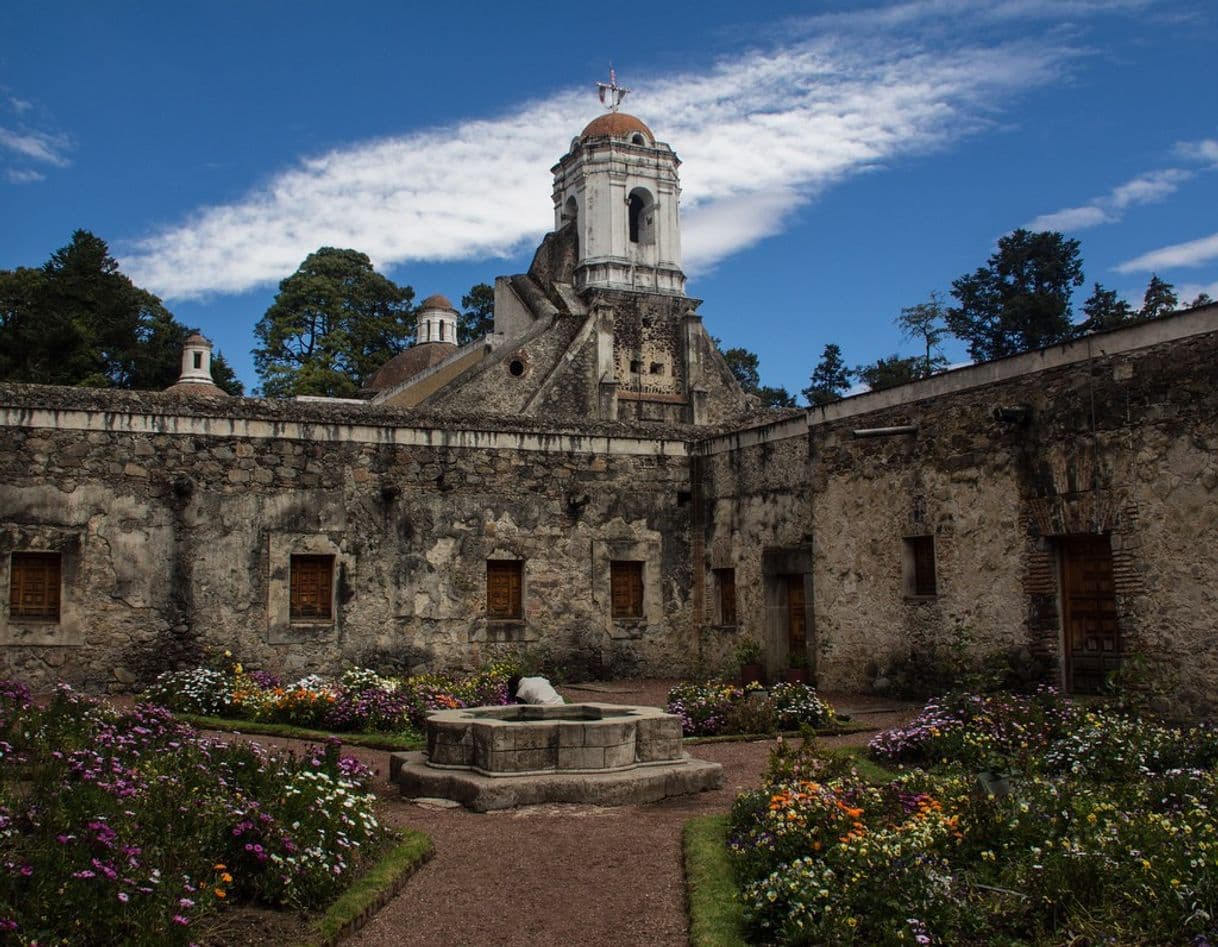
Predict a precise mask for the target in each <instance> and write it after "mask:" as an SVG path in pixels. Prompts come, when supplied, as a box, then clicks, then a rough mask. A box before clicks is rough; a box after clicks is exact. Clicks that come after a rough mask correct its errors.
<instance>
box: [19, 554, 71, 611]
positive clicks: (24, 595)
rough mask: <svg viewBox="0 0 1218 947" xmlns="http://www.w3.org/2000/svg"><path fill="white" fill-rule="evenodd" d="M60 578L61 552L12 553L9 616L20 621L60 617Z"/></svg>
mask: <svg viewBox="0 0 1218 947" xmlns="http://www.w3.org/2000/svg"><path fill="white" fill-rule="evenodd" d="M59 579H60V563H59V553H57V552H15V553H13V555H12V558H11V559H10V560H9V583H8V613H9V617H10V618H13V619H16V620H18V621H51V622H57V621H59Z"/></svg>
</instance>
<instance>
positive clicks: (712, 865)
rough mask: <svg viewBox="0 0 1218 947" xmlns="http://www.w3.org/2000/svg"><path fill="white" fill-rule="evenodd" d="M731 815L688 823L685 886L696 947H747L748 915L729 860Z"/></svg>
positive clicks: (710, 816) (685, 844) (711, 816)
mask: <svg viewBox="0 0 1218 947" xmlns="http://www.w3.org/2000/svg"><path fill="white" fill-rule="evenodd" d="M728 819H729V817H728V815H727V814H726V813H725V814H723V815H708V816H702V817H701V818H697V819H690V820H689V821H688V822H686V823H685V829H684V831H683V833H682V835H683V839H682V841H683V843H684V844H683V849H684V853H685V884H686V888H687V891H688V897H689V942H690V944H691V945H693V947H745V944H746V943H747V941H746V940H745V939H744V915H743V912H742V910H741V905H740V901H739V899H738V898H737V897H736V883H735V879H733V877H732V866H731V863H730V862H728V859H727V832H728Z"/></svg>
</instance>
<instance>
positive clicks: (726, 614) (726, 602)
mask: <svg viewBox="0 0 1218 947" xmlns="http://www.w3.org/2000/svg"><path fill="white" fill-rule="evenodd" d="M715 584H716V585H718V586H719V624H721V625H734V624H736V570H735V569H716V570H715Z"/></svg>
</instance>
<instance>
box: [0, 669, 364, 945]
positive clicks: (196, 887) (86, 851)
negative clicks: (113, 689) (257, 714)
mask: <svg viewBox="0 0 1218 947" xmlns="http://www.w3.org/2000/svg"><path fill="white" fill-rule="evenodd" d="M371 776H372V773H371V772H370V771H369V770H367V769H366V768H364V767H363V766H362V765H361V764H359V763H357V762H355V761H354V760H351V759H346V758H341V757H340V756H339V753H338V744H337V742H335V743H332V744H329V745H327V746H326V747H324V748H322V747H318V748H315V749H314V750H313V751H312V752H311V753H309V754H306V755H305V756H303V757H295V756H293V755H290V754H282V753H278V754H277V753H270V752H267V751H265V750H263V749H261V748H259V747H257V746H255V745H252V744H223V743H218V742H214V741H210V740H206V739H203V738H201V737H199V736H198V735H197V734H196V733H195V732H194V731H193V730H191V729H190V728H189V727H187V726H185V725H183V724H180V723H178V722H176V721H174V720H173V718H172V717H171V716H170V715H169V713H168V712H167V711H166V710H164V709H163V708H159V707H154V706H150V705H141V706H139V707H137V708H136V710H134V711H133V712H131V713H126V714H119V713H117V712H116V711H114V710H112V709H110V708H108V707H107V706H105V705H101V704H98V703H96V702H94V701H92V700H89V699H87V698H84V697H82V696H80V695H78V694H76V693H74V692H73V691H72V690H71V689H69V688H67V687H61V688H60V689H59V690H58V691H57V692H56V693H55V695H54V696H53V697H52V699H51V701H50V702H49V704H48V705H47V707H45V708H37V707H35V706H33V705H32V704H31V703H30V700H29V693H28V691H26V690H25V689H24V688H23V687H21V686H20V685H17V684H13V683H11V682H9V683H5V684H0V878H2V879H3V880H2V882H0V932H3V936H2V937H0V939H2V940H4V942H6V943H9V942H16V943H19V944H26V943H32V942H34V941H37V942H38V943H43V944H46V943H64V944H67V943H72V944H77V943H97V944H102V943H105V944H109V943H116V944H117V943H157V944H180V943H187V942H188V941H189V940H190V935H191V931H192V929H193V928H194V926H195V925H196V922H197V921H198V920H199V919H200V917H201V916H202V915H204V914H206V913H208V912H211V911H214V910H217V909H218V908H219V907H220V906H221V905H222V904H224V903H226V902H229V901H241V902H251V903H259V904H266V905H273V906H293V907H298V906H301V905H305V904H309V905H316V904H318V903H321V902H324V901H325V900H327V899H329V898H331V897H332V896H334V895H335V894H336V893H337V892H338V891H340V890H341V889H342V888H343V887H345V886H346V884H347V883H348V880H349V878H350V876H351V874H352V871H353V869H354V868H355V866H356V865H357V864H358V863H360V861H361V859H362V858H363V857H364V856H365V855H366V854H368V853H369V852H370V851H371V850H373V849H375V848H377V847H378V846H379V845H380V844H381V842H382V841H383V840H384V839H385V837H386V836H385V833H384V831H383V830H382V828H381V827H380V825H379V824H378V822H377V819H376V818H375V816H374V814H373V800H374V797H373V795H372V794H371V793H370V792H369V791H368V785H369V782H370V779H371Z"/></svg>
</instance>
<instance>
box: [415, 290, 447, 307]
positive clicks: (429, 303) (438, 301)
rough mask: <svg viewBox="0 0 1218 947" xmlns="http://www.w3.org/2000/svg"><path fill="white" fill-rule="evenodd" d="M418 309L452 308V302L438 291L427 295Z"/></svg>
mask: <svg viewBox="0 0 1218 947" xmlns="http://www.w3.org/2000/svg"><path fill="white" fill-rule="evenodd" d="M419 308H420V309H452V308H453V304H452V303H451V302H450V301H449V299H448V297H447V296H442V295H440V294H439V293H435V294H434V295H431V296H428V297H427V298H426V299H424V300H423V302H422V303H420V304H419Z"/></svg>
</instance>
